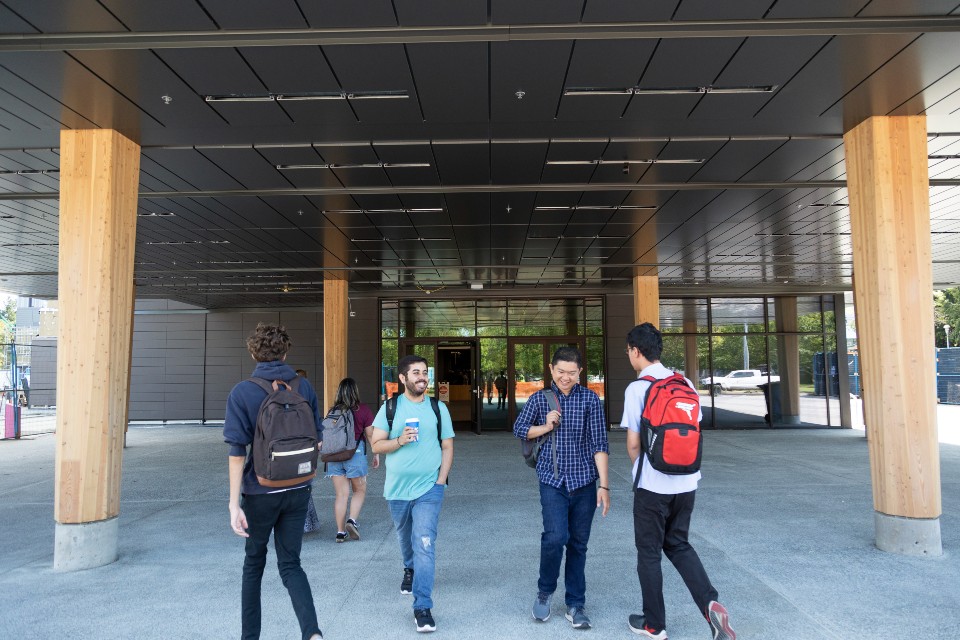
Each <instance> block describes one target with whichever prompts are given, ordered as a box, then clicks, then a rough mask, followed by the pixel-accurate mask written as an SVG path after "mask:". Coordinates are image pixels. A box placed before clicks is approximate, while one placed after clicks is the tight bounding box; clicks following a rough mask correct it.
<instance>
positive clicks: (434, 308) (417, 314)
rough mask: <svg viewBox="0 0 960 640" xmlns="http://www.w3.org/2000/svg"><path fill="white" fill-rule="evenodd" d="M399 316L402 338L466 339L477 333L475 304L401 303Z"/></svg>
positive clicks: (448, 301) (445, 302)
mask: <svg viewBox="0 0 960 640" xmlns="http://www.w3.org/2000/svg"><path fill="white" fill-rule="evenodd" d="M398 312H399V315H400V335H401V336H403V337H408V338H411V337H412V338H435V337H458V338H466V337H470V336H473V335H474V334H475V333H476V303H475V302H474V301H473V300H401V301H400V302H399V304H398Z"/></svg>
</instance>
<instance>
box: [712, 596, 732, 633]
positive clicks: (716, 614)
mask: <svg viewBox="0 0 960 640" xmlns="http://www.w3.org/2000/svg"><path fill="white" fill-rule="evenodd" d="M707 622H709V623H710V629H711V630H712V631H713V640H737V634H736V632H735V631H734V630H733V627H731V626H730V615H729V614H728V613H727V608H726V607H725V606H723V605H722V604H720V603H719V602H717V601H716V600H711V601H710V604H708V605H707Z"/></svg>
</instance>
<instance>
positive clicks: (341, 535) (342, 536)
mask: <svg viewBox="0 0 960 640" xmlns="http://www.w3.org/2000/svg"><path fill="white" fill-rule="evenodd" d="M346 541H347V532H346V531H338V532H337V542H346Z"/></svg>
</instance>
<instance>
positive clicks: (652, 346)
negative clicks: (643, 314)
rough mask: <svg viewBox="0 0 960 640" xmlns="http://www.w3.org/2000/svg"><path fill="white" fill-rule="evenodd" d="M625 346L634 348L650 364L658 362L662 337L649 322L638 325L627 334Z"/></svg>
mask: <svg viewBox="0 0 960 640" xmlns="http://www.w3.org/2000/svg"><path fill="white" fill-rule="evenodd" d="M627 346H628V347H635V348H636V349H638V350H639V351H640V354H641V355H642V356H643V357H644V358H646V359H647V360H649V361H650V362H657V361H658V360H660V355H661V354H662V353H663V336H662V335H660V332H659V331H658V330H657V328H656V327H655V326H653V325H652V324H650V323H649V322H644V323H643V324H638V325H637V326H635V327H634V328H633V329H630V333H628V334H627Z"/></svg>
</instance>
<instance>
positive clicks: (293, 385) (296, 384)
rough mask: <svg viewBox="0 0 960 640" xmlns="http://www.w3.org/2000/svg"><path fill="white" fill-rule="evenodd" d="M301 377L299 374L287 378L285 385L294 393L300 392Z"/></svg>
mask: <svg viewBox="0 0 960 640" xmlns="http://www.w3.org/2000/svg"><path fill="white" fill-rule="evenodd" d="M302 379H303V378H301V377H300V376H297V377H296V378H294V379H293V380H288V381H287V386H288V387H290V390H291V391H293V392H294V393H300V381H301V380H302Z"/></svg>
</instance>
